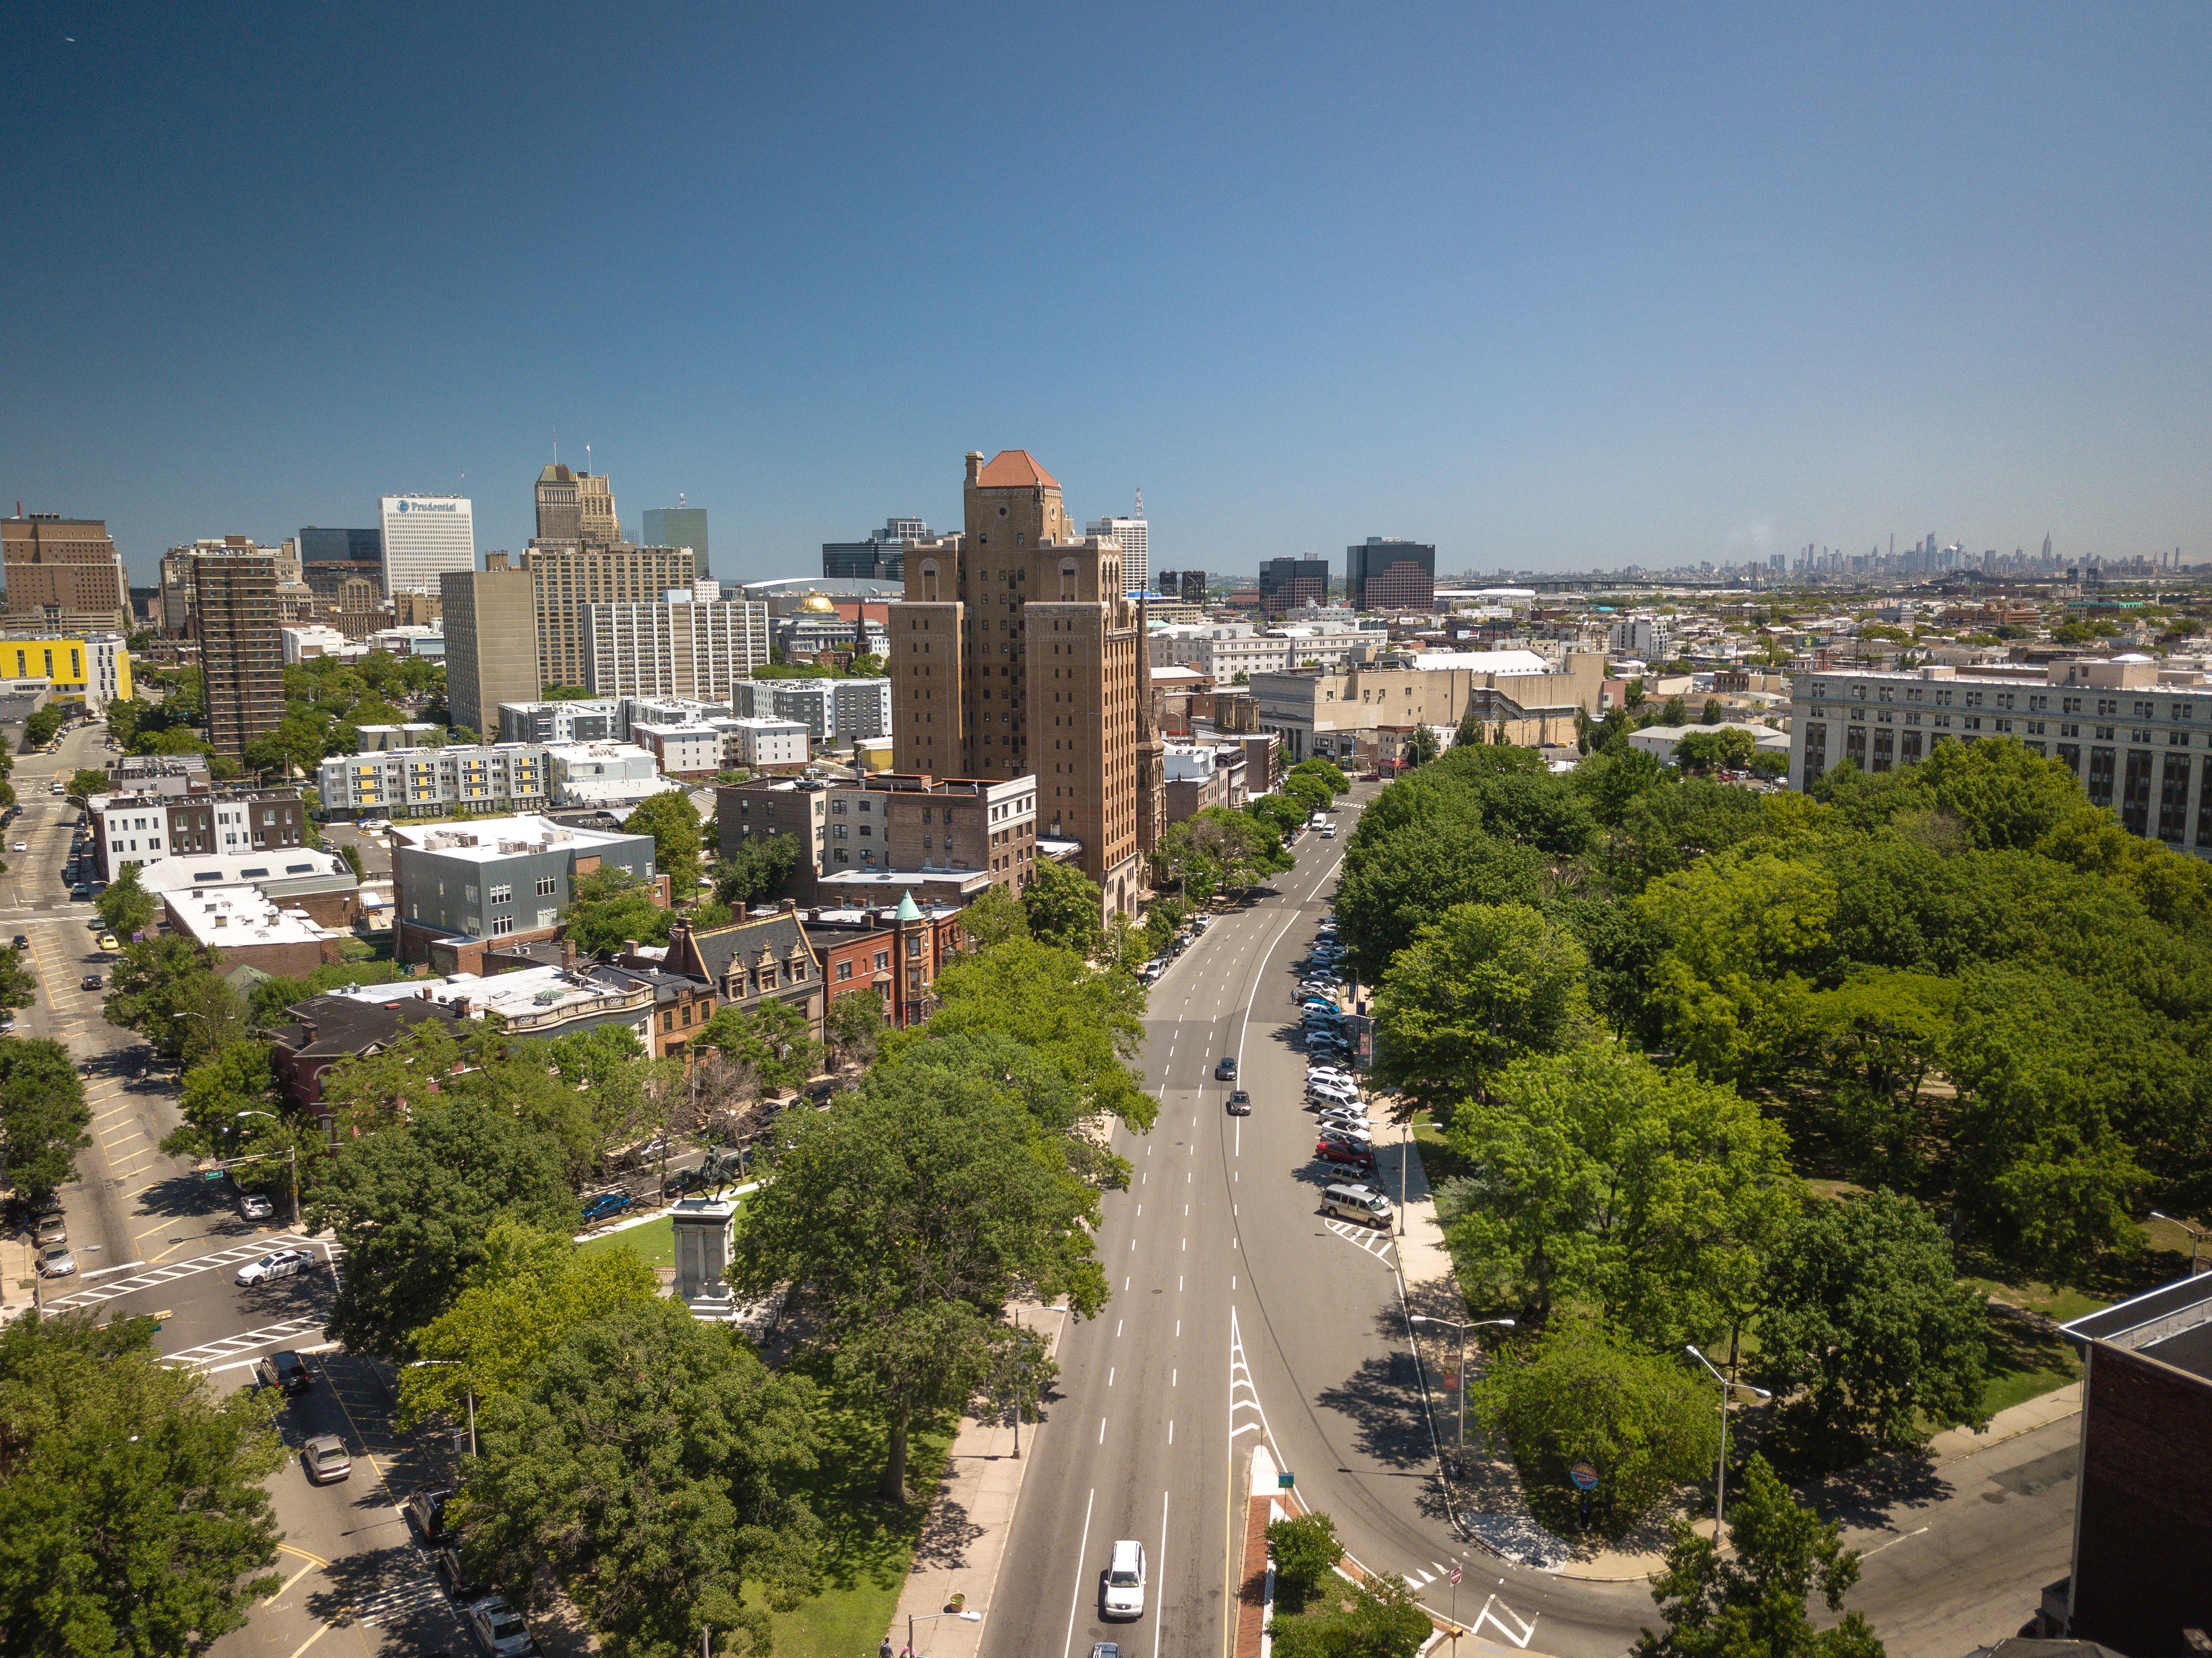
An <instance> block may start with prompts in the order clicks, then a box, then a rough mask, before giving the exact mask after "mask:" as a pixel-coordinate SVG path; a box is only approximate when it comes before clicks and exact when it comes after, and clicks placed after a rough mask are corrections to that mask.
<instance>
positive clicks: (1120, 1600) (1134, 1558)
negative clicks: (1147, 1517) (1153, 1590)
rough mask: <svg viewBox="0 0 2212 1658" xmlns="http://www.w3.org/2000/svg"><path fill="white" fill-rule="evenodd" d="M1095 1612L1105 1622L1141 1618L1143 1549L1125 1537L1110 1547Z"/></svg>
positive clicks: (1143, 1595) (1142, 1608)
mask: <svg viewBox="0 0 2212 1658" xmlns="http://www.w3.org/2000/svg"><path fill="white" fill-rule="evenodd" d="M1099 1610H1100V1612H1102V1613H1103V1615H1104V1616H1106V1617H1108V1618H1142V1617H1143V1616H1144V1615H1145V1546H1144V1545H1143V1544H1142V1543H1139V1541H1137V1540H1136V1539H1135V1538H1133V1537H1125V1538H1123V1539H1122V1540H1121V1541H1120V1542H1118V1543H1116V1544H1115V1546H1114V1558H1113V1559H1112V1561H1111V1562H1109V1564H1108V1565H1107V1567H1106V1590H1105V1595H1104V1599H1103V1603H1102V1604H1101V1606H1100V1607H1099Z"/></svg>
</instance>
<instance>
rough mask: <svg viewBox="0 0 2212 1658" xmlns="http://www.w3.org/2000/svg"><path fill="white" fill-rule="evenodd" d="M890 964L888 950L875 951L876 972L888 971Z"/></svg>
mask: <svg viewBox="0 0 2212 1658" xmlns="http://www.w3.org/2000/svg"><path fill="white" fill-rule="evenodd" d="M890 965H891V953H890V951H889V950H878V951H877V952H876V971H877V972H878V973H887V972H889V971H890Z"/></svg>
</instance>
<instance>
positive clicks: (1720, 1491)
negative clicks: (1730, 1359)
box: [1682, 1344, 1774, 1549]
mask: <svg viewBox="0 0 2212 1658" xmlns="http://www.w3.org/2000/svg"><path fill="white" fill-rule="evenodd" d="M1682 1351H1685V1352H1686V1353H1687V1354H1689V1356H1690V1357H1692V1358H1694V1359H1696V1360H1697V1361H1698V1363H1700V1364H1702V1365H1704V1366H1705V1374H1706V1375H1708V1376H1711V1377H1712V1379H1713V1380H1714V1381H1716V1382H1719V1383H1720V1384H1721V1460H1720V1463H1719V1467H1718V1471H1717V1473H1715V1474H1714V1475H1713V1547H1714V1548H1715V1549H1718V1548H1719V1547H1720V1546H1721V1502H1722V1499H1723V1497H1724V1496H1725V1495H1726V1494H1727V1489H1728V1407H1729V1389H1730V1388H1742V1389H1743V1390H1744V1391H1745V1392H1746V1393H1747V1394H1758V1395H1759V1398H1761V1399H1771V1398H1773V1397H1774V1395H1773V1394H1771V1393H1769V1392H1767V1391H1766V1389H1765V1388H1754V1387H1753V1386H1752V1385H1751V1383H1749V1382H1731V1381H1729V1379H1728V1378H1727V1377H1726V1376H1723V1375H1722V1374H1721V1373H1720V1372H1719V1371H1718V1370H1715V1369H1713V1362H1712V1360H1711V1359H1709V1358H1707V1357H1705V1355H1704V1354H1703V1353H1701V1352H1699V1351H1698V1350H1697V1349H1696V1348H1695V1347H1693V1346H1690V1345H1687V1344H1685V1345H1684V1346H1683V1349H1682Z"/></svg>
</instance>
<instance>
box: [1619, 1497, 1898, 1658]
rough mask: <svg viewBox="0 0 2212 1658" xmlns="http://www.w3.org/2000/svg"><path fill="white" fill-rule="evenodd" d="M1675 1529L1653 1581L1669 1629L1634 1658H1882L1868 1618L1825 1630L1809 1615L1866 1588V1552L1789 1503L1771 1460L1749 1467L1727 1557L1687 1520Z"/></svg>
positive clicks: (1854, 1615)
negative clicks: (1862, 1572) (1862, 1564)
mask: <svg viewBox="0 0 2212 1658" xmlns="http://www.w3.org/2000/svg"><path fill="white" fill-rule="evenodd" d="M1673 1529H1674V1540H1673V1541H1672V1542H1671V1543H1670V1544H1668V1548H1667V1565H1666V1569H1665V1570H1662V1571H1660V1572H1658V1573H1657V1574H1656V1575H1655V1576H1653V1578H1652V1580H1651V1598H1652V1599H1653V1600H1656V1601H1657V1602H1658V1603H1659V1610H1660V1613H1661V1615H1662V1617H1664V1618H1665V1619H1666V1620H1667V1629H1666V1631H1665V1632H1664V1633H1663V1634H1657V1635H1655V1634H1653V1633H1652V1632H1651V1631H1650V1630H1648V1629H1647V1630H1645V1631H1644V1636H1643V1638H1642V1639H1641V1640H1639V1641H1638V1642H1637V1643H1636V1648H1635V1654H1636V1658H1751V1655H1753V1654H1756V1655H1758V1658H1882V1644H1881V1641H1880V1640H1878V1639H1877V1638H1876V1637H1875V1632H1874V1631H1873V1630H1872V1629H1871V1628H1870V1627H1869V1625H1868V1624H1867V1621H1866V1619H1865V1618H1864V1617H1863V1615H1862V1614H1860V1613H1858V1612H1844V1617H1843V1619H1842V1621H1841V1622H1840V1623H1838V1625H1836V1626H1835V1627H1834V1628H1833V1629H1826V1630H1815V1629H1814V1627H1813V1622H1812V1619H1809V1618H1808V1617H1807V1616H1806V1615H1805V1600H1806V1597H1807V1596H1808V1595H1810V1594H1815V1593H1817V1594H1819V1595H1820V1599H1821V1600H1822V1602H1823V1603H1824V1604H1825V1605H1826V1606H1827V1608H1828V1610H1829V1611H1830V1612H1838V1611H1841V1610H1842V1608H1843V1604H1844V1594H1846V1593H1847V1592H1848V1591H1849V1590H1850V1588H1851V1586H1852V1585H1853V1584H1855V1583H1857V1582H1858V1581H1859V1557H1858V1553H1857V1551H1856V1550H1852V1549H1847V1548H1845V1547H1844V1546H1843V1540H1842V1532H1841V1528H1840V1527H1838V1526H1835V1525H1832V1524H1830V1523H1828V1522H1826V1521H1822V1520H1821V1519H1820V1516H1819V1515H1816V1514H1814V1512H1813V1511H1812V1510H1811V1509H1802V1508H1800V1507H1798V1506H1797V1504H1796V1503H1795V1502H1793V1501H1792V1500H1791V1499H1790V1491H1789V1488H1788V1487H1787V1486H1785V1485H1783V1483H1782V1482H1781V1481H1780V1480H1779V1479H1776V1478H1775V1475H1774V1470H1773V1469H1771V1467H1768V1466H1767V1464H1766V1459H1765V1457H1763V1456H1754V1457H1753V1458H1752V1459H1751V1461H1749V1462H1748V1463H1747V1464H1746V1465H1745V1467H1744V1471H1743V1478H1742V1480H1741V1484H1740V1485H1738V1486H1737V1488H1736V1493H1735V1502H1734V1503H1731V1504H1730V1505H1729V1512H1728V1529H1729V1543H1730V1544H1731V1545H1733V1547H1732V1549H1731V1551H1730V1552H1729V1553H1728V1554H1727V1555H1726V1556H1723V1554H1722V1553H1721V1552H1720V1550H1719V1549H1718V1548H1717V1547H1716V1546H1715V1545H1714V1542H1713V1540H1712V1539H1711V1538H1709V1537H1700V1536H1699V1535H1698V1533H1695V1532H1693V1531H1692V1530H1691V1529H1690V1527H1689V1526H1688V1525H1687V1523H1686V1522H1685V1521H1680V1520H1678V1521H1675V1522H1674V1528H1673Z"/></svg>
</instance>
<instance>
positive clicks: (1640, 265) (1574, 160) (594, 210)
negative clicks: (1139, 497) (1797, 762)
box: [0, 0, 2212, 579]
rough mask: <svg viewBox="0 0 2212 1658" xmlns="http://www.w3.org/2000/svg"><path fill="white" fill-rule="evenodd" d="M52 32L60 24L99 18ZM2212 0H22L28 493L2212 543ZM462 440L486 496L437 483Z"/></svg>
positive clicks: (2, 413) (1625, 534)
mask: <svg viewBox="0 0 2212 1658" xmlns="http://www.w3.org/2000/svg"><path fill="white" fill-rule="evenodd" d="M68 37H74V38H73V39H70V38H68ZM2208 102H2212V7H2207V6H2205V5H2203V4H2202V3H2198V0H2187V3H2172V4H2163V5H2160V4H2151V5H2118V6H2106V5H2080V4H2075V5H2069V6H2064V7H2038V6H2033V5H2027V4H2003V5H1992V6H1986V7H1976V6H1966V5H1942V6H1933V7H1931V6H1926V5H1922V4H1913V5H1899V6H1847V7H1845V6H1831V7H1825V8H1808V7H1796V6H1781V7H1777V6H1774V5H1771V4H1759V5H1751V6H1745V7H1742V8H1741V9H1728V8H1724V7H1721V6H1692V7H1665V6H1661V7H1650V6H1638V7H1620V8H1613V7H1608V6H1604V5H1588V6H1572V7H1553V6H1540V5H1534V4H1531V5H1526V6H1521V7H1516V8H1488V7H1480V6H1474V5H1445V6H1437V7H1434V8H1430V9H1417V8H1411V7H1401V6H1378V5H1366V6H1339V7H1333V8H1315V7H1306V6H1299V5H1296V4H1266V5H1257V4H1255V5H1252V6H1249V7H1245V8H1240V9H1222V8H1208V7H1194V6H1189V5H1179V6H1164V7H1152V6H1146V5H1138V4H1118V5H1115V6H1111V7H1097V8H1089V9H1079V8H1073V7H1066V6H1035V5H1029V6H1020V7H1006V8H1004V9H993V8H981V7H966V6H960V5H953V4H937V5H931V6H912V5H908V6H894V7H883V8H875V7H863V6H836V7H831V6H799V7H777V8H768V7H750V6H740V5H724V4H708V3H700V4H691V5H678V4H667V5H659V4H639V5H630V6H619V7H602V8H588V9H587V8H574V9H570V8H566V7H563V6H561V5H557V4H534V5H532V6H528V7H520V6H518V7H513V8H500V7H495V6H459V7H456V6H451V5H438V6H420V7H416V6H405V5H398V4H393V5H370V6H345V7H337V6H331V5H315V4H308V5H301V4H293V3H288V4H281V5H280V4H271V5H251V4H232V5H225V6H218V7H177V6H169V5H162V4H122V3H117V0H17V3H15V4H13V5H10V6H9V7H7V8H6V9H5V11H4V15H0V119H4V123H5V125H4V129H0V130H4V131H5V133H6V142H5V144H4V147H0V200H4V202H5V204H6V213H5V219H4V223H5V227H6V240H5V248H6V253H5V256H4V258H0V339H4V341H5V361H6V364H7V370H8V376H7V383H8V385H9V391H10V392H11V395H9V397H8V398H6V399H5V403H4V405H0V503H4V504H0V511H12V510H13V507H14V502H15V501H16V500H17V499H18V498H21V500H22V501H24V503H25V505H26V506H27V507H28V508H30V509H31V510H33V511H41V510H43V511H58V512H64V513H83V514H88V515H98V516H105V517H106V519H108V520H109V523H110V525H111V527H112V530H113V531H114V534H115V537H116V539H117V541H118V544H120V545H121V546H122V548H123V550H124V552H125V557H126V558H127V559H128V561H129V562H130V563H131V566H132V568H133V569H134V570H135V571H136V572H137V573H138V574H139V576H140V577H141V578H142V579H143V578H145V577H146V576H148V575H149V573H150V572H151V571H152V570H153V569H154V568H155V559H156V558H157V556H158V555H159V553H160V550H161V548H162V547H164V546H166V545H167V544H171V543H173V542H175V541H178V540H182V539H188V538H190V537H195V536H201V535H220V534H223V533H226V532H233V533H235V532H243V533H250V534H252V535H255V536H257V537H262V538H264V539H274V538H276V537H279V536H282V535H285V534H289V533H291V532H292V531H294V530H295V528H296V527H297V526H298V525H301V524H303V523H314V524H326V525H362V524H368V523H370V522H373V501H374V496H375V495H378V494H379V493H380V492H383V491H388V490H418V491H426V492H427V491H436V490H445V489H453V488H455V487H457V486H458V487H460V488H463V489H465V492H466V493H467V494H469V495H471V496H473V497H474V498H475V501H476V502H477V543H478V545H479V547H480V548H487V549H488V548H493V547H502V546H504V547H510V548H520V545H521V544H522V543H523V542H524V541H525V540H526V538H527V537H528V536H529V534H530V501H531V494H530V486H531V482H532V478H533V477H534V476H535V474H536V471H537V469H538V466H539V465H541V464H543V462H544V460H545V459H548V458H549V457H550V452H551V446H552V443H553V434H554V433H555V432H556V430H557V431H558V433H559V437H560V445H561V454H562V458H563V459H568V460H571V461H572V462H576V463H580V462H582V461H583V459H584V446H585V444H586V442H588V443H590V444H591V445H592V467H593V470H595V471H611V473H612V475H613V477H614V484H615V490H616V495H617V502H618V504H619V506H620V508H621V512H622V515H623V522H624V524H625V525H626V526H629V527H630V528H631V529H633V530H634V529H635V527H636V526H637V524H638V519H639V514H640V513H641V511H642V509H644V508H646V507H653V506H661V505H673V504H674V502H675V500H676V494H677V491H678V490H679V489H681V490H684V491H686V492H688V494H689V495H690V499H691V501H694V502H695V503H701V504H704V505H705V506H707V507H708V508H709V509H710V510H711V512H712V514H713V526H714V543H715V547H716V556H715V559H714V563H715V567H716V572H717V574H724V575H744V576H758V575H766V574H805V573H808V572H811V571H818V569H819V568H820V565H819V554H818V550H817V548H818V544H819V543H821V542H822V541H823V540H824V539H843V538H847V537H856V536H859V535H860V534H862V533H864V532H865V531H867V530H868V529H869V528H871V527H872V526H873V525H878V524H879V523H881V521H882V520H883V519H884V517H885V516H886V515H887V514H890V513H901V514H906V513H918V514H921V515H922V516H924V517H926V518H927V519H929V521H930V522H931V524H932V525H951V524H954V523H956V522H957V517H958V513H959V482H960V477H961V460H960V458H961V455H962V454H963V452H965V451H966V450H968V449H970V448H980V449H982V450H985V451H987V452H989V451H996V450H998V449H1000V448H1004V447H1016V446H1018V447H1025V448H1028V449H1030V450H1031V451H1032V452H1035V453H1036V455H1037V456H1038V458H1039V459H1041V460H1042V461H1043V463H1044V464H1045V465H1047V466H1048V467H1049V468H1051V469H1052V471H1054V473H1056V474H1057V475H1058V477H1060V482H1061V483H1062V485H1063V486H1064V487H1065V489H1066V495H1067V500H1068V503H1069V505H1070V507H1071V508H1072V509H1073V511H1074V512H1076V513H1079V514H1080V515H1083V516H1085V517H1088V516H1091V515H1095V514H1098V513H1105V512H1109V511H1121V510H1126V508H1127V505H1128V503H1129V501H1130V498H1131V495H1132V493H1133V491H1134V490H1135V489H1137V488H1138V487H1139V485H1141V486H1142V487H1143V489H1144V491H1145V499H1146V506H1147V507H1148V509H1149V512H1150V516H1151V518H1152V545H1153V549H1154V551H1153V562H1154V565H1155V567H1156V568H1163V567H1164V568H1176V567H1180V566H1182V565H1183V564H1186V563H1189V564H1197V563H1203V564H1205V565H1206V566H1207V567H1209V568H1215V569H1240V568H1241V569H1249V568H1254V567H1255V564H1256V562H1257V561H1258V560H1259V559H1261V558H1262V557H1265V556H1273V555H1275V554H1279V553H1291V552H1301V551H1315V550H1318V551H1322V552H1326V553H1328V554H1329V555H1330V556H1331V557H1332V559H1333V560H1334V561H1335V562H1337V564H1338V568H1340V569H1341V558H1342V551H1343V548H1344V546H1345V545H1346V543H1347V542H1350V541H1353V540H1357V539H1359V538H1361V537H1364V536H1367V535H1370V534H1384V535H1402V536H1411V537H1419V538H1421V539H1425V540H1433V541H1435V542H1436V543H1437V544H1438V548H1439V561H1440V563H1441V564H1442V566H1443V568H1445V569H1447V570H1451V569H1457V568H1468V567H1474V568H1482V569H1490V568H1496V567H1498V566H1500V565H1508V566H1514V567H1528V568H1561V567H1566V566H1581V565H1583V564H1587V563H1589V562H1599V563H1603V564H1608V565H1610V564H1619V563H1625V562H1643V563H1646V564H1659V563H1669V562H1674V561H1675V560H1678V559H1684V558H1699V557H1711V558H1714V559H1716V560H1725V559H1727V558H1729V557H1731V556H1741V553H1743V552H1744V551H1746V550H1753V549H1771V550H1778V551H1779V550H1787V549H1790V548H1792V547H1795V546H1797V545H1800V544H1803V543H1805V542H1808V541H1811V542H1818V543H1820V544H1829V545H1838V546H1842V547H1844V548H1847V549H1849V550H1865V549H1866V548H1867V547H1868V546H1870V545H1871V544H1874V543H1875V540H1876V539H1877V538H1881V539H1883V540H1884V541H1885V543H1886V540H1887V537H1888V536H1889V535H1890V534H1891V533H1893V532H1894V533H1895V535H1896V536H1897V537H1898V540H1899V544H1900V545H1904V544H1910V543H1911V541H1913V540H1915V539H1917V537H1919V536H1920V535H1922V534H1923V533H1925V532H1927V531H1931V530H1932V531H1936V533H1937V534H1938V535H1939V536H1941V537H1943V538H1944V539H1945V540H1947V541H1948V540H1950V539H1953V538H1954V537H1955V538H1961V539H1963V540H1964V541H1965V542H1966V544H1967V545H1968V547H1969V548H1970V549H1972V550H1976V551H1978V550H1980V549H1982V548H1984V547H1997V548H2000V549H2002V550H2005V551H2009V550H2012V549H2013V548H2014V547H2015V546H2021V545H2027V546H2031V547H2032V546H2034V545H2037V544H2039V543H2040V541H2041V538H2042V536H2043V533H2044V531H2045V529H2046V528H2048V529H2049V530H2051V531H2052V532H2053V533H2054V535H2055V537H2056V538H2057V545H2058V547H2059V549H2060V550H2062V551H2063V552H2068V553H2082V552H2088V551H2104V552H2107V553H2113V554H2132V553H2136V552H2147V551H2153V550H2159V549H2171V548H2172V547H2174V546H2176V545H2179V546H2181V547H2183V548H2184V549H2185V550H2187V551H2188V552H2189V553H2190V554H2191V555H2192V556H2197V557H2200V558H2201V557H2208V556H2212V466H2208V465H2207V458H2208V454H2212V444H2209V443H2208V439H2212V430H2208V427H2212V422H2208V418H2207V416H2208V411H2209V410H2212V350H2208V345H2212V303H2209V302H2208V301H2212V258H2208V253H2212V246H2208V243H2209V242H2212V211H2208V208H2212V189H2208V185H2212V120H2208V118H2207V117H2208ZM464 474H465V476H466V482H465V484H462V483H461V479H462V477H463V475H464Z"/></svg>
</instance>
